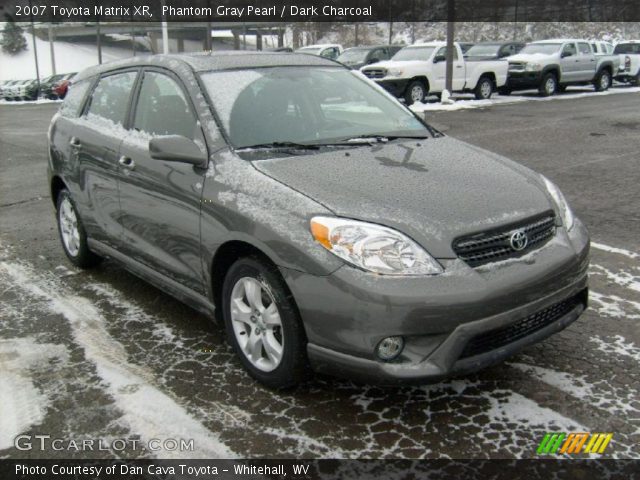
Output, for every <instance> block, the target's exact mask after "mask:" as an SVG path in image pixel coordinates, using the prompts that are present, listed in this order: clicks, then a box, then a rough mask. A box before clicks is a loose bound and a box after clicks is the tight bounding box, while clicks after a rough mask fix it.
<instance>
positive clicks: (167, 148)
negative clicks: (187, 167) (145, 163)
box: [149, 135, 207, 167]
mask: <svg viewBox="0 0 640 480" xmlns="http://www.w3.org/2000/svg"><path fill="white" fill-rule="evenodd" d="M149 153H150V154H151V158H153V159H155V160H165V161H168V162H180V163H189V164H191V165H193V166H195V167H205V166H206V165H207V155H206V154H205V153H202V150H200V148H199V147H198V146H197V145H196V143H195V142H194V141H193V140H190V139H188V138H187V137H183V136H182V135H163V136H160V137H155V138H152V139H151V140H149Z"/></svg>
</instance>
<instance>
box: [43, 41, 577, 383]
mask: <svg viewBox="0 0 640 480" xmlns="http://www.w3.org/2000/svg"><path fill="white" fill-rule="evenodd" d="M49 182H50V188H51V196H52V198H53V202H54V205H55V207H56V215H57V220H58V226H59V231H60V238H61V240H62V245H63V248H64V251H65V253H66V255H67V256H68V258H69V259H70V260H71V262H73V263H74V264H75V265H77V266H79V267H90V266H94V265H96V264H97V263H99V261H100V259H101V258H102V257H110V258H112V259H114V260H116V261H118V262H120V263H121V264H122V265H124V266H125V267H126V268H128V269H129V270H130V271H131V272H133V273H134V274H136V275H138V276H139V277H140V278H142V279H144V280H147V281H149V282H151V283H153V284H155V285H157V286H158V287H160V288H162V289H163V290H164V291H167V292H169V293H171V294H172V295H174V296H176V297H177V298H179V299H181V300H183V301H185V302H187V303H188V304H190V305H192V306H193V307H195V308H196V309H198V310H200V311H202V312H206V313H208V314H210V315H211V316H213V317H215V318H218V319H220V320H221V321H222V322H223V323H224V325H225V327H226V330H227V332H228V336H229V341H230V343H231V345H232V346H233V347H234V349H235V350H236V351H237V352H238V357H239V359H240V361H241V362H242V363H243V365H244V366H245V368H246V369H247V370H248V371H249V372H250V374H251V375H252V376H253V377H255V378H256V379H258V380H260V381H261V382H263V383H265V384H267V385H269V386H272V387H285V386H290V385H292V384H295V383H296V382H298V381H299V380H300V379H301V378H303V376H304V375H305V374H306V373H307V372H308V371H309V367H311V368H313V369H315V370H318V371H323V372H328V373H333V374H336V375H343V376H349V377H357V378H360V379H364V380H369V381H375V382H381V383H390V382H403V381H409V380H414V381H427V380H428V381H434V380H436V379H440V378H443V377H445V376H448V375H451V374H453V373H458V372H466V371H471V370H475V369H478V368H481V367H483V366H486V365H488V364H491V363H494V362H496V361H499V360H500V359H503V358H505V357H506V356H508V355H510V354H512V353H514V352H516V351H517V350H518V349H520V348H522V347H523V346H525V345H528V344H530V343H532V342H535V341H538V340H541V339H543V338H545V337H547V336H548V335H550V334H552V333H554V332H557V331H559V330H561V329H563V328H564V327H566V326H567V325H568V324H570V323H571V322H573V321H574V320H576V319H577V318H578V316H579V315H580V314H581V313H582V311H583V310H584V309H585V307H586V303H587V266H588V263H589V259H588V251H589V237H588V234H587V232H586V230H585V227H584V226H583V224H582V223H581V222H580V221H579V220H578V219H577V218H575V217H574V215H573V213H572V211H571V209H570V208H569V206H568V204H567V202H566V201H565V199H564V197H563V196H562V193H560V191H559V190H558V188H557V187H556V186H555V185H554V184H553V183H551V182H550V181H549V180H547V179H546V178H544V177H542V176H541V175H539V174H537V173H534V172H532V171H531V170H529V169H527V168H525V167H523V166H521V165H518V164H516V163H514V162H512V161H510V160H508V159H506V158H504V157H501V156H499V155H496V154H493V153H490V152H487V151H484V150H482V149H480V148H478V147H475V146H471V145H467V144H465V143H463V142H460V141H457V140H455V139H453V138H449V137H446V136H444V135H442V134H441V133H439V132H437V131H436V130H434V129H433V128H431V127H430V126H428V125H427V124H425V123H424V122H423V121H422V120H421V119H420V118H418V117H417V116H416V115H414V114H413V113H412V112H411V111H410V110H409V109H407V108H406V107H404V106H403V105H402V104H401V103H399V102H398V101H397V100H395V99H394V98H392V97H390V96H389V95H387V94H386V93H385V92H383V91H381V90H380V89H378V88H376V87H375V86H372V85H371V84H370V82H369V81H368V80H367V79H366V78H363V77H362V76H361V75H359V74H358V73H355V72H352V71H350V70H349V69H348V68H346V67H344V66H342V65H340V64H338V63H336V62H334V61H331V60H327V59H323V58H321V57H316V56H310V55H304V54H295V53H290V54H283V53H252V52H243V53H240V52H229V53H214V54H209V55H192V56H190V55H177V56H153V57H147V58H143V59H135V58H134V59H130V60H127V61H122V62H117V63H113V64H107V65H101V66H97V67H93V68H90V69H88V70H85V71H84V72H81V73H79V74H78V75H77V76H76V77H75V78H74V82H73V84H72V85H71V87H70V89H69V92H68V94H67V97H66V99H65V102H64V103H63V105H62V107H61V109H60V111H59V112H58V113H57V114H56V115H55V117H54V118H53V120H52V123H51V127H50V131H49ZM214 308H215V310H214Z"/></svg>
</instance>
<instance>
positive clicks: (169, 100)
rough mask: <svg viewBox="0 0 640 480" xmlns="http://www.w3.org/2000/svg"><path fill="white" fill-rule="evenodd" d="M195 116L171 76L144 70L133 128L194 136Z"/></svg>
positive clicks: (155, 133) (158, 132) (155, 132)
mask: <svg viewBox="0 0 640 480" xmlns="http://www.w3.org/2000/svg"><path fill="white" fill-rule="evenodd" d="M196 123H197V120H196V117H195V115H194V114H193V113H192V111H191V109H190V108H189V102H188V101H187V97H186V96H185V94H184V92H183V91H182V88H180V85H178V83H177V82H176V81H175V80H174V79H172V78H171V77H169V76H167V75H164V74H162V73H157V72H145V74H144V79H143V80H142V87H141V88H140V95H139V96H138V105H137V107H136V115H135V119H134V121H133V128H134V129H135V130H139V131H142V132H146V133H148V134H151V135H182V136H183V137H187V138H190V139H192V140H193V139H194V138H195V133H196Z"/></svg>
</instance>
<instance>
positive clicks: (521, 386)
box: [0, 93, 640, 458]
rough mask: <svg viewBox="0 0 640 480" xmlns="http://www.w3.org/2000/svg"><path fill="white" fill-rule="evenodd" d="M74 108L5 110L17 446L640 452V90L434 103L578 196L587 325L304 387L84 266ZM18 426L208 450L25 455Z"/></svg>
mask: <svg viewBox="0 0 640 480" xmlns="http://www.w3.org/2000/svg"><path fill="white" fill-rule="evenodd" d="M56 108H57V106H56V105H54V104H45V105H32V106H29V105H25V106H17V105H0V225H1V227H0V327H1V328H0V404H1V405H2V410H3V412H2V414H0V457H12V458H26V457H33V458H41V457H51V458H56V457H57V458H63V457H64V458H69V457H74V456H77V457H95V458H101V457H123V456H125V457H136V456H142V457H146V456H159V457H167V458H169V457H172V456H175V457H180V458H184V457H187V456H193V457H197V458H205V457H234V456H238V457H306V458H325V457H331V458H428V457H445V458H446V457H451V458H533V457H536V456H537V455H536V448H537V446H538V444H539V442H540V441H541V440H542V438H543V436H544V434H545V433H546V432H549V431H560V432H613V434H614V436H613V440H612V442H611V444H610V445H609V447H608V448H607V450H606V452H605V454H604V456H605V457H615V458H640V447H639V445H640V368H639V366H640V365H639V364H640V328H638V325H639V324H640V253H638V252H640V237H639V236H638V225H639V224H640V188H638V184H639V183H640V157H639V156H638V152H639V151H640V116H639V114H638V112H639V111H640V96H639V95H638V94H637V93H629V94H618V95H610V96H594V97H581V98H576V99H575V100H574V99H571V100H564V101H548V102H522V103H515V104H512V105H499V106H493V107H489V108H483V109H473V110H462V111H454V112H442V113H432V112H427V113H426V115H427V118H428V120H429V121H430V122H432V123H433V125H434V126H436V127H437V128H439V129H441V130H442V131H443V132H444V133H446V134H448V135H451V136H453V137H456V138H459V139H461V140H465V141H467V142H470V143H472V144H475V145H478V146H480V147H483V148H486V149H488V150H492V151H495V152H498V153H500V154H503V155H506V156H509V157H511V158H513V159H514V160H516V161H519V162H521V163H523V164H524V165H527V166H528V167H531V168H533V169H535V170H537V171H539V172H541V173H543V174H544V175H546V176H547V177H548V178H550V179H551V180H552V181H554V182H555V183H556V184H558V185H559V186H560V188H561V189H562V190H563V191H564V193H565V195H566V196H567V198H568V200H569V202H570V204H571V205H572V206H573V208H574V210H575V211H576V213H577V215H578V216H579V217H580V218H581V219H582V220H583V221H584V222H585V223H586V225H587V226H588V228H589V229H590V232H591V235H592V240H593V243H592V265H591V269H590V274H591V299H590V308H589V310H588V311H587V312H586V313H585V314H584V315H583V316H582V317H581V318H580V319H579V320H578V321H577V322H575V323H574V324H572V325H571V326H570V327H569V328H568V329H566V330H564V331H563V332H561V333H559V334H557V335H555V336H553V337H551V338H549V339H547V340H546V341H544V342H542V343H540V344H538V345H535V346H532V347H529V348H527V349H525V350H524V351H522V353H520V354H519V355H517V356H515V357H513V358H511V359H510V360H509V361H508V362H506V363H503V364H500V365H497V366H494V367H491V368H489V369H487V370H484V371H482V372H479V373H477V374H474V375H469V376H465V377H457V378H453V379H451V380H449V381H446V382H443V383H438V384H433V385H423V386H411V387H400V388H398V387H396V388H381V387H375V386H362V385H356V384H354V383H351V382H348V381H343V380H338V379H332V378H325V377H317V376H316V377H314V378H313V379H311V380H309V381H308V382H307V383H305V384H304V385H302V386H300V387H298V388H297V389H295V390H293V391H288V392H273V391H270V390H268V389H265V388H263V387H261V386H260V385H258V384H257V383H255V382H254V381H252V380H251V379H250V377H248V376H247V374H246V373H245V372H244V371H243V370H242V368H241V366H240V364H239V362H238V361H237V360H236V358H235V356H234V355H233V353H232V352H231V349H230V348H229V347H228V346H227V344H226V342H225V337H224V334H223V332H222V330H221V328H220V327H216V326H214V325H212V324H211V322H210V321H209V319H208V318H206V317H204V316H202V315H199V314H197V313H196V312H194V311H192V310H191V309H189V308H188V307H186V306H184V305H182V304H181V303H179V302H177V301H176V300H173V299H172V298H171V297H169V296H168V295H166V294H164V293H163V292H161V291H159V290H157V289H155V288H154V287H151V286H149V285H147V284H145V283H144V282H142V281H140V280H138V279H137V278H136V277H134V276H132V275H130V274H129V273H127V272H126V271H125V270H123V269H122V268H120V267H119V266H118V265H116V264H114V263H113V262H110V261H107V262H104V263H103V265H102V266H101V267H99V268H98V269H96V270H93V271H91V272H84V271H79V270H76V269H74V268H72V266H71V265H70V263H69V262H68V261H67V260H66V258H65V257H64V254H63V252H62V249H61V247H60V245H59V240H58V235H57V230H56V225H55V221H54V216H53V206H52V203H51V200H50V199H49V196H48V187H47V184H46V174H45V166H46V155H47V153H46V132H47V127H48V124H49V120H50V118H51V116H52V115H53V113H54V112H55V110H56ZM365 148H366V147H365ZM5 412H10V415H6V413H5ZM16 432H23V433H26V434H29V435H41V434H46V435H51V437H52V438H63V439H67V440H71V439H75V440H79V439H101V440H103V441H104V442H105V444H110V445H112V446H113V443H112V442H113V439H139V440H140V441H142V442H143V443H145V442H148V441H149V440H150V439H154V438H155V439H166V438H174V439H175V438H178V439H193V445H194V449H193V451H172V450H171V449H170V448H165V449H162V450H159V451H155V452H153V451H149V450H148V449H147V450H144V449H138V448H136V449H134V448H130V446H128V447H127V448H126V449H125V450H124V451H119V450H118V449H117V448H111V449H107V450H93V451H83V452H74V451H69V450H64V449H63V450H54V449H53V448H51V447H48V448H45V451H44V452H43V451H40V450H39V448H34V449H31V450H18V449H16V448H15V447H14V445H13V436H14V434H15V433H16ZM34 444H35V443H34ZM38 447H39V445H38Z"/></svg>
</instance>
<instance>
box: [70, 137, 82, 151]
mask: <svg viewBox="0 0 640 480" xmlns="http://www.w3.org/2000/svg"><path fill="white" fill-rule="evenodd" d="M69 145H71V146H72V147H76V148H77V147H81V146H82V143H81V142H80V140H78V139H77V138H76V137H71V140H69Z"/></svg>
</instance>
